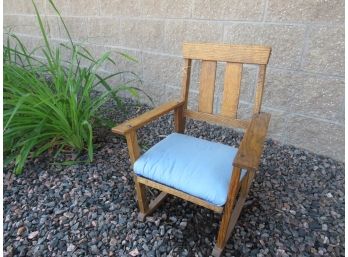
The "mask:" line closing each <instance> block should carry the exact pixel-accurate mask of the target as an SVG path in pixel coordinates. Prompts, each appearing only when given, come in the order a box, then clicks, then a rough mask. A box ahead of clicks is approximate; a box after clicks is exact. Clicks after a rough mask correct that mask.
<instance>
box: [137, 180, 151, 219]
mask: <svg viewBox="0 0 348 257" xmlns="http://www.w3.org/2000/svg"><path fill="white" fill-rule="evenodd" d="M135 191H136V193H137V200H138V206H139V210H140V211H139V215H138V220H139V221H144V219H145V217H146V214H147V212H148V210H149V202H148V200H147V198H146V192H145V185H143V184H140V183H139V182H138V181H137V179H136V178H135Z"/></svg>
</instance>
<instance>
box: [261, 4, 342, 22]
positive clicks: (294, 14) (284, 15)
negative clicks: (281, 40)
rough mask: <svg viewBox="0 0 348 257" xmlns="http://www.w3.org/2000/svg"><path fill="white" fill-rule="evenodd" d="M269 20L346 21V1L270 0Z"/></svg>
mask: <svg viewBox="0 0 348 257" xmlns="http://www.w3.org/2000/svg"><path fill="white" fill-rule="evenodd" d="M266 13H267V17H266V20H267V21H282V22H344V1H342V0H330V1H318V0H306V1H303V0H292V1H287V0H269V1H268V8H267V11H266Z"/></svg>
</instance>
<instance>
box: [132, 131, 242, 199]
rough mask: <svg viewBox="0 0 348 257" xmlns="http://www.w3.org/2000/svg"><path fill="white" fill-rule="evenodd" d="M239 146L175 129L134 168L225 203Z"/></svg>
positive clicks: (136, 172)
mask: <svg viewBox="0 0 348 257" xmlns="http://www.w3.org/2000/svg"><path fill="white" fill-rule="evenodd" d="M237 150H238V149H237V148H234V147H231V146H227V145H224V144H220V143H214V142H210V141H207V140H203V139H199V138H195V137H191V136H187V135H183V134H178V133H173V134H170V135H169V136H167V137H166V138H165V139H163V140H162V141H160V142H159V143H157V144H156V145H154V146H153V147H151V148H150V149H149V150H148V151H146V152H145V153H144V154H143V155H142V156H141V157H140V158H139V159H138V160H137V161H136V162H135V163H134V166H133V169H134V172H135V174H137V175H138V176H142V177H145V178H148V179H151V180H153V181H156V182H158V183H161V184H164V185H167V186H169V187H172V188H175V189H177V190H180V191H183V192H185V193H188V194H190V195H193V196H196V197H198V198H201V199H203V200H205V201H207V202H209V203H211V204H214V205H217V206H223V205H224V204H225V203H226V200H227V194H228V186H229V182H230V179H231V175H232V168H233V167H232V163H233V160H234V158H235V156H236V154H237ZM243 175H244V174H243ZM241 177H242V175H241Z"/></svg>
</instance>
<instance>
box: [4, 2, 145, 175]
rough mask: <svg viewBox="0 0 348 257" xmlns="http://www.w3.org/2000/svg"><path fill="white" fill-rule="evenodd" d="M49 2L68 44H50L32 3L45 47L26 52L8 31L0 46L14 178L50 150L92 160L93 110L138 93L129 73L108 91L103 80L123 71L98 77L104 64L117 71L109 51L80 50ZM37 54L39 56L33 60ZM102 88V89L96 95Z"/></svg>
mask: <svg viewBox="0 0 348 257" xmlns="http://www.w3.org/2000/svg"><path fill="white" fill-rule="evenodd" d="M49 2H50V4H51V6H52V7H53V8H54V9H55V11H56V13H57V14H58V16H59V17H60V21H61V23H62V25H63V26H64V28H65V31H66V34H67V37H68V38H69V43H67V44H60V45H59V46H57V47H53V46H52V45H53V44H52V43H51V42H50V40H49V37H48V36H47V31H46V30H45V27H44V24H43V21H42V18H41V16H40V14H39V12H38V10H37V7H36V5H35V3H34V1H33V5H34V8H35V11H36V17H37V21H38V25H39V27H40V30H41V34H42V38H43V41H44V45H43V46H42V47H38V48H36V49H34V50H32V51H29V50H28V49H27V48H26V47H25V46H24V44H23V43H22V42H21V40H20V39H19V38H18V37H17V36H16V35H14V34H11V33H9V34H8V35H7V36H8V38H7V41H6V42H5V44H4V47H3V54H4V55H3V56H4V65H3V69H4V70H3V71H4V89H3V93H4V131H3V135H4V156H5V165H8V164H10V163H12V164H13V165H14V173H15V174H21V173H22V171H23V167H24V165H25V162H26V160H27V159H28V158H35V157H37V156H39V155H40V154H42V153H43V152H45V151H47V150H52V149H53V150H56V151H60V150H62V149H72V150H76V151H78V152H85V151H87V153H88V159H89V160H90V161H92V160H93V126H94V124H95V123H96V122H97V121H98V110H100V108H101V107H102V106H103V104H104V103H105V102H106V101H108V100H109V99H113V100H115V101H116V103H117V105H118V106H121V105H122V99H121V98H120V97H119V93H120V92H121V91H128V92H129V93H130V94H131V95H133V96H137V95H138V92H139V90H140V89H139V88H136V87H133V86H131V85H130V84H131V83H132V84H134V83H141V80H140V79H139V78H138V77H137V76H136V74H134V73H132V72H130V73H131V74H132V75H133V76H134V79H132V80H130V81H129V82H126V83H124V84H119V85H117V86H114V87H111V85H110V83H109V82H108V81H109V80H110V79H111V78H113V77H115V76H120V75H121V74H123V73H126V71H122V72H116V73H113V74H111V75H107V76H101V75H99V74H98V70H100V67H101V66H102V65H103V64H104V63H105V62H111V63H113V64H115V67H116V68H117V64H116V63H115V62H114V61H113V60H112V59H111V58H110V52H107V53H104V54H103V55H102V56H101V57H99V58H94V57H93V56H92V55H91V54H90V52H89V51H88V50H87V49H86V48H85V47H84V46H82V45H79V44H77V43H75V42H73V40H72V39H71V36H70V34H69V31H68V29H67V28H66V25H65V23H64V20H63V19H62V17H61V15H60V12H59V11H58V10H57V8H56V6H55V5H54V3H53V2H52V0H50V1H49ZM63 51H69V59H68V60H64V59H63V57H62V52H63ZM40 54H41V56H42V55H43V58H40V57H37V56H38V55H40ZM120 54H121V55H122V56H123V57H124V58H127V59H128V60H130V61H134V59H133V58H132V57H130V56H128V55H126V54H123V53H120ZM81 63H84V65H82V64H81ZM86 63H87V65H86ZM101 85H102V86H104V87H105V89H106V90H105V91H104V92H103V93H100V94H95V93H94V92H95V89H96V87H97V86H101Z"/></svg>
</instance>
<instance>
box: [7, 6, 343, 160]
mask: <svg viewBox="0 0 348 257" xmlns="http://www.w3.org/2000/svg"><path fill="white" fill-rule="evenodd" d="M36 2H37V5H38V7H39V10H40V12H41V13H42V14H43V15H44V19H45V21H46V22H47V24H49V27H50V37H51V38H52V39H53V40H55V41H57V42H60V41H64V40H66V39H67V37H66V35H65V33H64V31H63V29H62V27H61V25H59V22H58V19H57V16H56V15H55V13H54V11H53V9H52V8H51V7H50V6H49V3H48V1H47V0H36ZM55 2H56V5H57V7H58V8H59V9H60V10H61V12H62V15H63V16H64V19H65V20H66V23H67V25H68V28H69V29H70V32H71V34H72V36H73V38H74V40H77V41H80V42H83V43H84V44H85V45H87V46H88V47H89V48H90V49H92V52H93V53H95V54H100V53H102V52H104V51H110V50H111V51H120V50H121V51H124V52H126V53H128V54H130V55H132V56H135V57H136V58H137V59H138V60H139V63H137V64H134V63H133V64H131V63H128V62H125V61H121V60H120V59H119V57H118V56H117V55H116V54H115V58H116V59H117V58H118V63H119V67H117V68H115V67H114V66H111V65H106V66H105V67H103V68H104V69H105V72H111V71H114V70H115V69H120V70H124V69H127V70H133V71H135V72H137V73H138V74H139V75H140V76H141V77H142V78H143V81H144V90H145V91H146V92H147V93H148V94H150V95H151V96H152V97H153V98H154V100H155V102H156V104H160V103H163V102H165V101H168V100H170V99H173V98H174V97H176V96H178V95H179V91H180V82H181V71H182V64H183V63H182V59H181V45H182V43H183V42H184V41H196V42H197V41H199V42H223V43H233V44H265V45H270V46H272V48H273V52H272V56H271V59H270V63H269V67H268V70H267V79H266V92H265V96H264V104H263V109H264V110H265V111H269V112H271V113H272V114H273V116H272V123H271V128H270V133H269V136H270V137H272V138H274V139H276V140H278V141H280V142H282V143H285V144H291V145H294V146H297V147H301V148H305V149H308V150H310V151H314V152H316V153H318V154H323V155H327V156H330V157H333V158H335V159H338V160H343V159H344V1H343V0H330V1H326V0H305V1H303V0H292V1H288V0H243V1H240V0H160V1H159V0H157V1H156V0H127V1H121V0H93V1H92V0H56V1H55ZM11 25H12V26H14V27H13V30H14V31H15V32H16V33H17V34H18V35H19V36H21V38H22V39H23V40H24V41H25V42H26V43H27V44H29V45H31V46H35V45H36V44H38V43H39V42H40V38H39V32H38V29H37V25H36V22H35V17H34V9H33V7H32V5H31V1H29V0H16V1H14V0H4V26H11ZM198 66H199V63H195V67H193V71H194V72H193V75H192V76H193V78H192V89H191V92H190V101H191V102H190V106H192V107H193V108H194V107H195V106H197V94H198V91H197V88H198V87H197V86H198V85H197V84H198V76H199V71H198V70H199V69H198V68H199V67H198ZM222 68H223V67H222V66H221V65H220V66H219V69H218V71H217V84H218V85H217V90H216V91H217V94H216V97H215V102H216V103H217V104H216V106H217V108H216V111H218V104H219V102H220V101H221V92H222V86H221V85H222V78H223V77H222V71H223V69H222ZM256 74H257V69H256V67H254V66H252V65H247V66H246V67H245V69H244V74H243V75H244V78H243V88H242V95H241V103H240V112H239V114H240V115H242V116H243V115H246V114H248V113H249V112H250V106H251V101H252V97H253V93H254V88H255V81H256ZM144 101H145V100H144Z"/></svg>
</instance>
